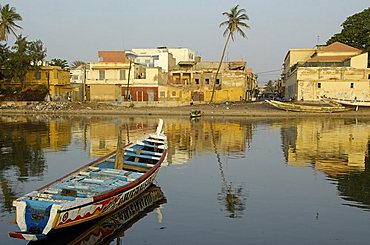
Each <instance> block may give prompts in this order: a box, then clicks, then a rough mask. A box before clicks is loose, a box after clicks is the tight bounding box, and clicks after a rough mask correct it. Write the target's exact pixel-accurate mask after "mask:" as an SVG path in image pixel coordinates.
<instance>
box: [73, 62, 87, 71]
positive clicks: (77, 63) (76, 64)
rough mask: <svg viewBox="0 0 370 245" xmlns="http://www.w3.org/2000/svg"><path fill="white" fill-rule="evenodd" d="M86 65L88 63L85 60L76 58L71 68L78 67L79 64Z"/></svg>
mask: <svg viewBox="0 0 370 245" xmlns="http://www.w3.org/2000/svg"><path fill="white" fill-rule="evenodd" d="M85 65H86V63H85V62H84V61H82V60H75V61H73V62H72V64H71V68H72V69H76V68H77V67H79V66H85Z"/></svg>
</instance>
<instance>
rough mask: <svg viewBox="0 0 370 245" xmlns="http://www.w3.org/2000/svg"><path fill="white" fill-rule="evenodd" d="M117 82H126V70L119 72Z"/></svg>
mask: <svg viewBox="0 0 370 245" xmlns="http://www.w3.org/2000/svg"><path fill="white" fill-rule="evenodd" d="M119 80H126V70H123V69H122V70H120V71H119Z"/></svg>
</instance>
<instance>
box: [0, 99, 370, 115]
mask: <svg viewBox="0 0 370 245" xmlns="http://www.w3.org/2000/svg"><path fill="white" fill-rule="evenodd" d="M193 109H197V110H201V112H202V116H204V117H216V116H217V117H225V116H228V117H262V118H269V117H346V118H356V117H369V118H370V108H360V109H359V110H358V111H355V110H351V111H346V112H338V113H306V112H289V111H283V110H279V109H276V108H274V107H272V106H270V105H268V104H267V103H265V102H262V101H261V102H252V103H225V104H216V105H207V104H199V105H197V104H195V105H193V106H190V105H188V106H178V107H135V106H134V107H125V106H121V105H112V104H108V103H97V102H37V103H35V102H33V103H27V102H24V103H11V102H7V103H2V104H0V115H1V114H2V115H5V114H6V115H12V114H58V115H143V116H144V115H161V116H181V117H188V116H189V113H190V111H191V110H193Z"/></svg>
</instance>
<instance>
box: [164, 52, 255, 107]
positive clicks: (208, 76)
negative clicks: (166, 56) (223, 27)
mask: <svg viewBox="0 0 370 245" xmlns="http://www.w3.org/2000/svg"><path fill="white" fill-rule="evenodd" d="M218 66H219V62H202V61H200V59H198V60H197V61H181V62H179V63H178V64H177V66H176V67H174V68H173V69H172V70H170V72H169V74H168V83H167V87H161V91H160V98H159V99H160V100H167V101H209V100H210V99H211V96H212V90H213V84H214V82H216V85H215V89H216V90H215V97H214V101H218V102H221V101H240V100H250V99H251V97H252V91H254V90H255V87H256V86H257V78H256V76H255V75H254V74H253V73H252V71H251V69H247V68H246V62H245V61H233V62H223V63H222V64H221V68H220V71H219V74H218V77H217V79H215V76H216V72H217V68H218Z"/></svg>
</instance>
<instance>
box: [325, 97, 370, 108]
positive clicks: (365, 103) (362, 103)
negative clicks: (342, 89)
mask: <svg viewBox="0 0 370 245" xmlns="http://www.w3.org/2000/svg"><path fill="white" fill-rule="evenodd" d="M330 100H331V101H334V102H335V103H339V104H341V105H346V106H356V107H359V106H366V107H369V106H370V101H363V100H341V99H330Z"/></svg>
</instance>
